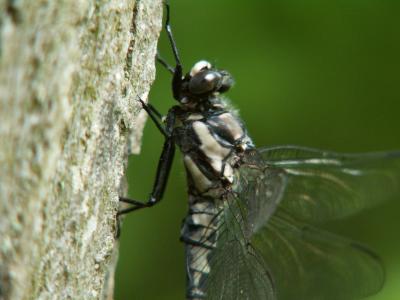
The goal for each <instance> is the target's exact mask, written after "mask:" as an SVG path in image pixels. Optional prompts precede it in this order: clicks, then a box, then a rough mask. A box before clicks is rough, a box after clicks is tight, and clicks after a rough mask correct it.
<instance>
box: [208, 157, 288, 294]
mask: <svg viewBox="0 0 400 300" xmlns="http://www.w3.org/2000/svg"><path fill="white" fill-rule="evenodd" d="M275 171H276V172H275ZM275 171H273V170H272V169H268V171H266V169H265V168H264V167H263V164H261V165H257V164H255V165H253V166H249V165H243V166H242V167H241V168H240V169H239V170H238V173H237V174H236V175H237V176H236V183H235V184H234V186H235V187H234V189H233V191H232V193H230V194H229V195H228V197H227V199H226V200H224V204H223V208H222V211H221V213H220V214H219V215H220V221H219V228H218V231H217V243H216V248H215V249H214V250H213V251H212V256H211V258H209V262H210V273H209V277H208V278H206V280H205V282H204V284H205V286H206V293H207V295H208V296H207V299H229V300H230V299H233V300H236V299H240V300H242V299H249V300H252V299H266V300H275V299H276V298H275V289H274V283H273V280H272V277H271V274H270V272H269V270H268V268H267V266H266V265H265V263H264V260H263V259H262V257H261V256H260V255H259V253H257V252H256V251H255V250H254V248H253V247H252V245H251V244H250V243H249V238H250V236H251V235H252V234H253V232H254V231H255V228H258V226H259V225H260V224H261V223H260V222H261V221H263V220H264V217H263V218H258V216H259V215H260V212H262V214H263V215H269V216H271V215H272V214H273V212H274V211H275V209H276V207H277V206H278V204H279V202H280V200H281V198H282V195H283V191H284V187H285V184H286V177H285V174H283V172H281V171H280V170H275ZM260 195H262V197H263V199H264V200H265V201H263V202H257V201H256V200H258V199H259V197H260ZM256 212H258V213H256Z"/></svg>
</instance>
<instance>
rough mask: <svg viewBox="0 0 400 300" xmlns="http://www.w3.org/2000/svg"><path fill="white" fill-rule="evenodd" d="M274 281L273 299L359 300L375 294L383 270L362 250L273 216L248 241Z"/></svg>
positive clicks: (334, 236) (301, 225)
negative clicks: (274, 292)
mask: <svg viewBox="0 0 400 300" xmlns="http://www.w3.org/2000/svg"><path fill="white" fill-rule="evenodd" d="M252 244H253V245H254V247H255V249H257V251H258V252H259V253H260V256H261V257H262V258H263V260H264V263H265V264H266V265H267V266H268V269H269V270H270V273H271V274H272V275H271V276H273V278H274V283H275V289H276V294H277V299H279V300H292V299H297V300H309V299H324V300H330V299H332V300H334V299H341V300H346V299H360V298H364V297H366V296H369V295H371V294H374V293H376V292H377V291H379V290H380V289H381V287H382V285H383V282H384V270H383V267H382V264H381V261H380V260H379V258H378V257H377V256H376V255H375V254H374V253H373V252H371V251H370V250H369V249H368V248H366V247H365V246H363V245H361V244H359V243H356V242H354V241H351V240H348V239H345V238H342V237H339V236H336V235H333V234H331V233H328V232H325V231H321V230H319V229H316V228H314V227H312V226H309V225H307V224H305V223H301V222H298V221H296V220H294V219H293V218H291V217H290V216H288V215H286V214H284V213H283V212H277V213H276V214H274V215H273V216H272V217H271V218H270V220H269V222H268V224H267V225H266V226H265V227H264V228H262V229H261V230H259V231H258V232H257V233H256V234H255V235H254V236H253V238H252Z"/></svg>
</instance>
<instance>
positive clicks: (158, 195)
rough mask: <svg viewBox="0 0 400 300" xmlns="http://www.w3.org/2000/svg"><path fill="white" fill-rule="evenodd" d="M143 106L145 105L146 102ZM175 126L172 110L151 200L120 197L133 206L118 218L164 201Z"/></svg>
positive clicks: (172, 152)
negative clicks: (143, 200)
mask: <svg viewBox="0 0 400 300" xmlns="http://www.w3.org/2000/svg"><path fill="white" fill-rule="evenodd" d="M142 104H144V102H143V103H142ZM143 107H146V108H147V109H146V111H151V109H150V108H149V107H148V106H147V105H146V104H144V106H143ZM152 113H153V112H152ZM152 119H153V118H152ZM174 124H175V112H174V111H173V110H171V111H170V112H169V113H168V116H167V121H166V127H165V128H163V127H162V128H163V131H162V133H163V134H164V136H165V142H164V146H163V150H162V152H161V156H160V160H159V162H158V167H157V172H156V178H155V180H154V185H153V189H152V191H151V193H150V197H149V199H148V200H147V202H141V201H137V200H133V199H129V198H126V197H120V198H119V201H121V202H124V203H128V204H131V207H128V208H126V209H122V210H120V211H119V212H118V216H121V215H124V214H127V213H130V212H132V211H135V210H138V209H141V208H145V207H151V206H153V205H155V204H157V203H158V202H159V201H160V200H161V199H162V197H163V195H164V191H165V187H166V185H167V181H168V177H169V173H170V170H171V166H172V162H173V159H174V154H175V141H174V139H173V137H172V130H173V126H174Z"/></svg>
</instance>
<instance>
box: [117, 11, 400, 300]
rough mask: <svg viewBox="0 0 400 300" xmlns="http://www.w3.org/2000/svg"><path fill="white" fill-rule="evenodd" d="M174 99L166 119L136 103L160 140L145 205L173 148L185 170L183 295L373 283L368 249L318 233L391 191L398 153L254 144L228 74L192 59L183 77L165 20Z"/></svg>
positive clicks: (326, 293) (286, 295) (314, 290)
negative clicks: (229, 96)
mask: <svg viewBox="0 0 400 300" xmlns="http://www.w3.org/2000/svg"><path fill="white" fill-rule="evenodd" d="M166 10H167V17H166V26H165V27H166V31H167V34H168V37H169V40H170V43H171V45H172V50H173V54H174V57H175V61H176V66H175V67H171V66H170V65H168V64H167V63H166V62H165V61H164V60H163V59H162V58H161V57H159V56H158V57H157V58H158V61H159V62H160V63H161V64H162V65H164V66H165V67H166V68H167V69H168V70H169V71H170V72H171V73H172V75H173V79H172V92H173V97H174V98H175V100H177V101H178V103H179V104H178V105H176V106H173V107H172V108H171V109H170V110H169V112H168V114H167V116H166V118H165V119H164V118H163V117H162V115H161V114H160V113H159V112H158V111H157V110H156V109H155V108H154V107H153V106H152V105H150V104H146V103H144V102H143V101H141V100H140V101H141V104H142V106H143V108H144V109H145V110H146V111H147V112H148V114H149V116H150V117H151V119H152V120H153V121H154V123H155V124H156V126H157V127H158V129H159V130H160V132H161V133H162V134H163V135H164V137H165V143H164V147H163V151H162V154H161V158H160V161H159V165H158V169H157V175H156V180H155V184H154V187H153V190H152V193H151V195H150V198H149V200H148V201H147V202H139V201H136V200H132V199H128V198H123V197H121V198H120V200H121V201H122V202H126V203H129V204H131V205H132V206H131V207H130V208H127V209H124V210H121V211H120V212H119V215H122V214H125V213H128V212H131V211H134V210H137V209H140V208H144V207H151V206H153V205H155V204H156V203H158V202H159V201H160V200H161V198H162V196H163V193H164V190H165V187H166V183H167V179H168V175H169V171H170V168H171V164H172V160H173V157H174V153H175V145H178V147H179V148H180V150H181V152H182V154H183V160H184V164H185V168H186V173H187V181H188V186H189V188H188V190H189V211H188V214H187V216H186V218H185V220H184V223H183V228H182V234H181V240H182V241H183V242H184V243H185V247H186V269H187V291H186V297H187V299H250V300H257V299H267V300H272V299H278V300H282V299H283V300H289V299H296V300H298V299H358V298H363V297H366V296H368V295H371V294H374V293H376V292H377V291H379V290H380V288H381V287H382V285H383V281H384V269H383V266H382V263H381V261H380V259H379V257H378V256H377V255H376V254H375V253H374V252H372V251H371V250H369V248H367V247H366V246H364V245H362V244H360V243H358V242H355V241H352V240H349V239H347V238H344V237H341V236H337V235H335V234H332V233H329V232H326V231H324V230H321V229H318V228H317V225H318V224H321V223H323V222H327V221H331V220H336V219H340V218H344V217H347V216H350V215H353V214H355V213H357V212H359V211H361V210H363V209H365V208H369V207H372V206H374V205H376V204H378V203H379V202H382V201H385V200H387V199H390V198H393V197H395V196H396V195H400V191H399V190H400V152H386V153H366V154H338V153H333V152H329V151H321V150H316V149H310V148H303V147H296V146H276V147H268V148H261V149H257V148H256V147H255V146H254V144H253V142H252V140H251V138H250V137H249V135H248V134H247V131H246V128H245V126H244V124H243V122H242V121H241V119H240V118H239V116H238V115H237V113H236V112H235V111H234V110H233V109H231V108H230V106H229V104H228V102H227V101H226V100H225V98H223V97H222V96H221V94H222V93H224V92H226V91H228V90H229V88H230V87H231V85H232V84H233V79H232V77H231V75H230V74H229V73H228V72H227V71H225V70H220V69H216V68H215V67H213V66H212V65H211V64H210V63H209V62H207V61H199V62H198V63H196V64H195V65H194V66H193V67H192V69H191V70H190V72H188V73H187V74H186V75H184V74H183V68H182V64H181V61H180V58H179V54H178V50H177V47H176V44H175V41H174V39H173V35H172V32H171V28H170V23H169V6H168V5H166Z"/></svg>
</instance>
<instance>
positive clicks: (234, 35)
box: [116, 0, 400, 300]
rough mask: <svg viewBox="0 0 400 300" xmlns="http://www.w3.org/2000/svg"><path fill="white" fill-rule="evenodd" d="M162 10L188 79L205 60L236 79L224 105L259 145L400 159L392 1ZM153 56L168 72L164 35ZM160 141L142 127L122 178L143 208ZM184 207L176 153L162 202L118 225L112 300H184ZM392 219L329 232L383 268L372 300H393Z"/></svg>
mask: <svg viewBox="0 0 400 300" xmlns="http://www.w3.org/2000/svg"><path fill="white" fill-rule="evenodd" d="M170 2H171V7H172V26H173V30H174V33H175V38H176V40H177V43H178V47H179V49H180V52H181V56H182V59H183V63H184V66H185V67H186V70H188V69H189V68H190V67H191V65H192V64H193V63H194V62H196V61H197V60H199V59H208V60H210V61H211V62H213V63H215V64H216V65H217V66H218V67H221V68H225V69H227V70H229V71H230V72H231V73H232V74H233V76H234V77H235V79H236V82H237V85H236V86H235V87H234V88H233V89H232V90H231V92H230V93H229V94H228V95H229V97H230V98H231V99H232V101H233V102H234V104H235V105H236V107H238V108H239V109H240V112H241V115H242V117H243V119H244V120H245V122H246V124H247V126H248V129H249V132H250V134H251V135H252V137H253V138H254V140H255V142H256V144H257V145H260V146H262V145H273V144H298V145H304V146H310V147H318V148H323V149H330V150H334V151H342V152H364V151H375V150H389V149H400V139H399V133H398V132H399V129H400V118H399V116H398V115H399V111H400V103H399V102H400V101H399V87H400V84H399V70H400V56H399V53H400V39H399V36H400V18H399V12H400V1H391V0H379V1H378V0H364V1H358V0H336V1H312V0H306V1H295V0H285V1H282V0H268V1H255V0H253V1H233V0H230V1H228V0H220V1H212V0H203V1H192V0H190V1H189V0H179V1H178V0H176V1H174V0H171V1H170ZM159 49H160V51H161V53H162V54H163V55H164V56H165V57H167V58H168V59H169V60H170V61H171V63H172V55H171V51H170V48H169V44H168V42H167V39H166V37H165V33H163V36H162V38H161V40H160V44H159ZM170 79H171V78H170V75H169V74H168V73H167V72H166V71H165V70H164V69H163V68H162V67H160V66H159V67H158V72H157V81H156V82H155V84H154V86H153V88H152V92H151V95H150V101H151V102H152V103H153V104H154V105H155V106H156V107H157V108H159V110H160V111H162V112H166V111H167V109H168V108H169V107H170V106H171V105H173V104H174V102H173V101H174V100H173V99H172V96H171V91H170ZM162 142H163V139H162V137H161V135H160V134H159V133H158V132H157V130H156V129H155V127H154V126H153V124H151V122H148V125H147V126H146V129H145V133H144V139H143V150H142V152H143V154H141V155H139V156H134V157H132V158H131V162H130V168H129V170H128V179H129V180H130V181H132V183H133V186H134V187H135V189H134V190H133V189H130V191H129V193H130V196H131V197H133V198H135V199H146V198H147V196H148V194H149V192H150V190H151V187H152V183H153V177H154V174H155V170H156V165H157V162H158V155H159V153H160V151H161V146H162ZM186 198H187V197H186V187H185V175H184V172H183V166H182V163H181V161H180V156H179V155H178V156H177V157H176V160H175V163H174V169H173V172H172V176H171V179H170V182H169V185H168V189H167V192H166V195H165V199H164V200H163V201H162V203H160V204H159V205H158V206H157V207H154V208H152V209H148V210H143V211H140V212H137V213H134V214H132V215H129V216H128V217H126V218H125V220H124V226H123V228H122V237H121V250H120V260H119V266H118V271H117V277H116V299H184V291H185V267H184V254H183V245H182V244H181V243H180V242H179V232H180V224H181V220H182V219H183V217H184V215H185V213H186ZM399 200H400V196H399ZM399 212H400V201H398V202H392V203H388V204H385V205H384V206H382V207H379V208H376V209H373V210H372V211H367V212H365V213H363V214H361V215H359V216H357V217H354V218H352V219H351V220H345V221H341V222H339V223H336V224H333V225H332V226H330V228H331V229H332V230H333V231H335V232H338V233H340V234H343V235H346V236H349V237H352V238H354V239H356V240H359V241H362V242H365V243H367V244H369V245H370V246H371V247H372V248H374V249H375V250H376V251H377V252H378V253H379V254H380V255H381V257H382V258H383V260H384V262H385V264H386V268H387V284H386V285H385V287H384V289H383V290H382V292H381V293H380V294H379V295H376V296H374V297H371V299H373V300H389V299H393V300H397V299H400V285H399V284H398V283H399V282H400V238H399V229H400V213H399Z"/></svg>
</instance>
